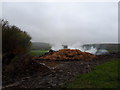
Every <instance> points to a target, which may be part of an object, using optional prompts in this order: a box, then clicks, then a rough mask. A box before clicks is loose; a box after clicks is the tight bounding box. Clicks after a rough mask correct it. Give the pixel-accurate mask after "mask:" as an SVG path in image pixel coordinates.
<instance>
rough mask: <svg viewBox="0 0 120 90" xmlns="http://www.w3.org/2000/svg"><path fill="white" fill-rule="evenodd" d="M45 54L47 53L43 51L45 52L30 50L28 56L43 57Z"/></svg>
mask: <svg viewBox="0 0 120 90" xmlns="http://www.w3.org/2000/svg"><path fill="white" fill-rule="evenodd" d="M46 52H48V51H45V50H31V51H30V55H32V56H40V55H44V54H45V53H46Z"/></svg>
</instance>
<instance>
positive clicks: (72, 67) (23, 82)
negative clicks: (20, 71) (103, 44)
mask: <svg viewBox="0 0 120 90" xmlns="http://www.w3.org/2000/svg"><path fill="white" fill-rule="evenodd" d="M119 56H120V53H110V54H108V55H99V56H97V57H98V58H97V59H95V60H92V61H82V60H79V61H75V60H73V61H54V62H50V61H40V60H37V61H36V62H37V63H36V66H38V68H40V69H38V70H37V71H35V72H32V73H31V74H26V75H24V77H22V78H21V77H19V76H18V77H17V78H14V77H13V78H11V79H8V80H6V79H3V89H5V88H56V87H62V85H64V84H65V83H68V82H69V81H70V80H71V78H72V77H74V76H76V75H79V74H83V73H88V72H90V71H91V70H93V67H94V66H96V65H99V64H102V63H104V62H107V61H110V60H112V59H116V58H120V57H119ZM42 71H44V72H42ZM3 76H4V77H7V76H6V75H3ZM13 79H14V80H13ZM12 80H13V81H12ZM10 81H12V82H11V83H10Z"/></svg>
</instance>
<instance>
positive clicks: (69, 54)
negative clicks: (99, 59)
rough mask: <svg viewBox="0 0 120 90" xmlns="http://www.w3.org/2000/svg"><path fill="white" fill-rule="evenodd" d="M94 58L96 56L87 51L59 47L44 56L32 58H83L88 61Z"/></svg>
mask: <svg viewBox="0 0 120 90" xmlns="http://www.w3.org/2000/svg"><path fill="white" fill-rule="evenodd" d="M95 58H96V56H95V55H93V54H91V53H88V52H82V51H80V50H78V49H61V50H59V51H55V52H49V53H48V54H46V55H44V56H40V57H34V59H43V60H85V61H90V60H93V59H95Z"/></svg>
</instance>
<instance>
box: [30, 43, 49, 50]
mask: <svg viewBox="0 0 120 90" xmlns="http://www.w3.org/2000/svg"><path fill="white" fill-rule="evenodd" d="M50 49H51V45H50V44H49V43H43V42H32V50H50Z"/></svg>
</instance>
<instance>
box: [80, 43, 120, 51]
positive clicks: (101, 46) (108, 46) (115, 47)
mask: <svg viewBox="0 0 120 90" xmlns="http://www.w3.org/2000/svg"><path fill="white" fill-rule="evenodd" d="M82 47H84V48H85V49H86V50H88V49H90V48H91V47H94V48H97V49H105V50H108V51H113V52H116V51H118V49H119V48H120V44H112V43H107V44H84V45H83V46H82Z"/></svg>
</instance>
